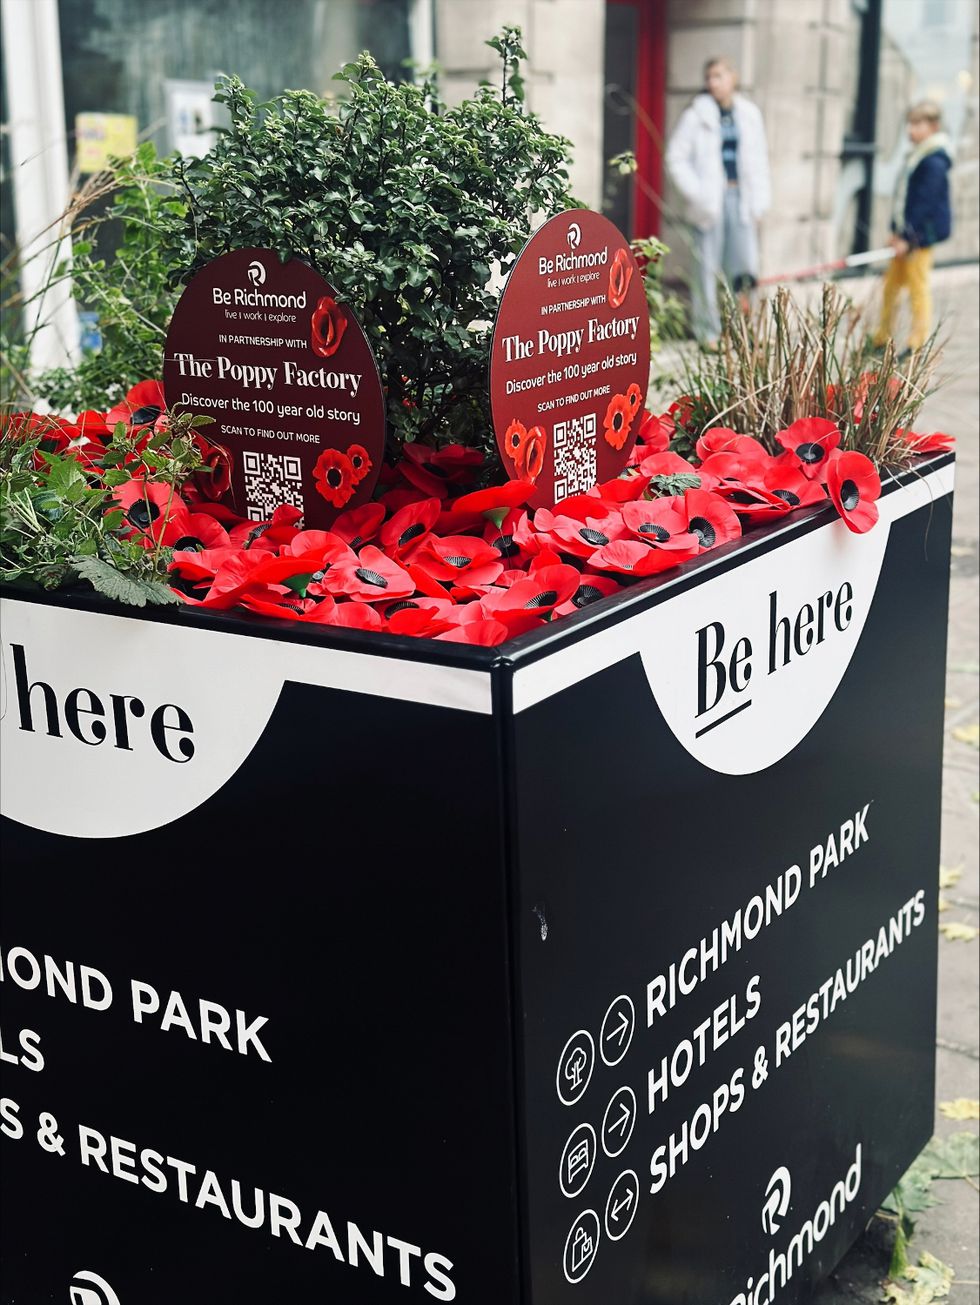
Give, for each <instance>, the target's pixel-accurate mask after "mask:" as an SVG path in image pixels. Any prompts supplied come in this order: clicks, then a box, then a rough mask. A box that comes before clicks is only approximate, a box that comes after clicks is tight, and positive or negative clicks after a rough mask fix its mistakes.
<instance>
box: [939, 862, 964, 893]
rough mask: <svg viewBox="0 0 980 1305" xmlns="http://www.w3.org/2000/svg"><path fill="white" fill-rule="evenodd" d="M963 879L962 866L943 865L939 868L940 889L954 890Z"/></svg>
mask: <svg viewBox="0 0 980 1305" xmlns="http://www.w3.org/2000/svg"><path fill="white" fill-rule="evenodd" d="M962 878H963V867H962V866H961V865H941V866H940V867H939V887H940V888H952V887H953V886H954V884H958V883H959V882H960V880H961V879H962Z"/></svg>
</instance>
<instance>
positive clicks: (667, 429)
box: [636, 410, 674, 457]
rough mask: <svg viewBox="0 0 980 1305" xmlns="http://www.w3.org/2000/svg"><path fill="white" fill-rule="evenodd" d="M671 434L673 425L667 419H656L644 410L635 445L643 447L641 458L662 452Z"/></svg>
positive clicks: (664, 417) (663, 417)
mask: <svg viewBox="0 0 980 1305" xmlns="http://www.w3.org/2000/svg"><path fill="white" fill-rule="evenodd" d="M673 434H674V423H673V421H672V420H671V419H670V418H669V417H667V416H662V417H656V416H654V414H653V413H652V412H647V411H646V410H644V413H643V418H642V420H641V422H640V428H639V430H638V431H637V433H636V442H637V444H643V445H644V446H645V449H644V452H643V455H642V456H644V457H646V456H647V454H650V453H662V452H664V450H665V449H666V448H667V445H668V444H669V443H670V441H671V438H672V437H673Z"/></svg>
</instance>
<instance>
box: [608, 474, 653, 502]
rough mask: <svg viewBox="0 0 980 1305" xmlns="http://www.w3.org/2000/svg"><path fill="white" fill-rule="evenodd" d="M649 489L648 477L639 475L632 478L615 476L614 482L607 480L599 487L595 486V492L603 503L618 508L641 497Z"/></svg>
mask: <svg viewBox="0 0 980 1305" xmlns="http://www.w3.org/2000/svg"><path fill="white" fill-rule="evenodd" d="M649 487H650V477H649V476H644V475H641V474H639V473H637V474H635V475H632V476H617V478H616V479H615V480H607V481H605V482H604V483H603V484H601V485H596V492H597V494H598V496H599V498H600V499H601V500H602V502H603V503H605V504H607V505H608V506H609V507H619V506H620V504H622V503H632V502H634V501H635V500H636V499H638V498H642V497H643V495H644V494H645V493H646V491H647V490H648V489H649Z"/></svg>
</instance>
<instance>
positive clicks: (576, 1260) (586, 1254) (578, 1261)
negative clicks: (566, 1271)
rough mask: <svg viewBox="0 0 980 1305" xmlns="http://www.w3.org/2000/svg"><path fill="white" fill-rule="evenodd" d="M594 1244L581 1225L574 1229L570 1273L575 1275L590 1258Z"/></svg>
mask: <svg viewBox="0 0 980 1305" xmlns="http://www.w3.org/2000/svg"><path fill="white" fill-rule="evenodd" d="M594 1249H595V1242H594V1241H593V1240H592V1238H591V1237H590V1236H589V1234H588V1233H587V1232H586V1231H585V1228H584V1227H582V1226H581V1225H580V1226H579V1227H578V1228H576V1229H575V1236H574V1238H573V1240H572V1266H571V1267H572V1273H577V1272H578V1271H579V1269H581V1267H582V1265H583V1264H585V1263H586V1262H587V1261H588V1260H590V1259H591V1258H592V1252H593V1250H594Z"/></svg>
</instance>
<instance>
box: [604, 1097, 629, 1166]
mask: <svg viewBox="0 0 980 1305" xmlns="http://www.w3.org/2000/svg"><path fill="white" fill-rule="evenodd" d="M635 1124H636V1093H635V1092H634V1091H633V1089H632V1088H631V1087H621V1088H620V1089H619V1090H618V1091H617V1092H615V1093H613V1096H612V1098H611V1099H610V1102H609V1105H608V1106H606V1113H605V1114H604V1115H603V1117H602V1149H603V1151H605V1153H606V1155H608V1156H612V1157H615V1156H617V1155H621V1154H622V1153H623V1151H625V1150H626V1147H627V1145H628V1144H629V1140H630V1138H631V1137H632V1136H633V1128H634V1126H635Z"/></svg>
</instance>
